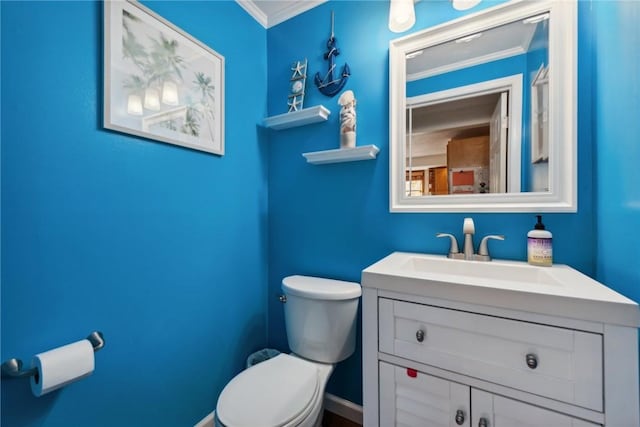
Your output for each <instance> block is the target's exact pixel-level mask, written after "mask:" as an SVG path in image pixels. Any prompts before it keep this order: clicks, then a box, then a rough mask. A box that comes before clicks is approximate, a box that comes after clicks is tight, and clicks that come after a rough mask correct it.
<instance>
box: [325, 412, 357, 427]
mask: <svg viewBox="0 0 640 427" xmlns="http://www.w3.org/2000/svg"><path fill="white" fill-rule="evenodd" d="M322 427H362V426H361V425H360V424H357V423H354V422H353V421H351V420H347V419H345V418H342V417H341V416H339V415H336V414H334V413H333V412H329V411H324V416H323V418H322Z"/></svg>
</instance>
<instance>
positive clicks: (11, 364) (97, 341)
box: [2, 331, 104, 378]
mask: <svg viewBox="0 0 640 427" xmlns="http://www.w3.org/2000/svg"><path fill="white" fill-rule="evenodd" d="M87 340H88V341H89V342H90V343H91V345H92V346H93V351H94V352H96V351H98V350H100V349H101V348H102V347H104V336H103V335H102V332H99V331H94V332H91V333H90V334H89V336H88V337H87ZM37 373H38V369H37V368H29V369H24V370H23V369H22V360H20V359H9V360H7V361H6V362H4V363H3V364H2V377H7V378H25V377H31V376H33V375H36V374H37Z"/></svg>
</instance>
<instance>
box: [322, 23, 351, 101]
mask: <svg viewBox="0 0 640 427" xmlns="http://www.w3.org/2000/svg"><path fill="white" fill-rule="evenodd" d="M327 49H329V50H328V51H327V53H325V54H324V59H326V60H327V61H329V71H328V72H327V74H325V75H324V78H320V73H316V77H315V79H314V81H315V83H316V86H318V90H319V91H320V92H322V93H323V94H324V95H326V96H334V95H336V94H337V93H338V92H340V91H341V90H342V88H343V87H344V85H345V83H347V80H348V79H349V76H350V75H351V70H350V69H349V64H347V63H346V62H345V64H344V66H343V67H342V74H341V76H340V78H338V79H334V78H333V70H334V68H336V64H335V63H334V57H336V56H338V55H340V50H339V49H338V48H337V47H336V38H335V37H334V35H333V11H331V37H329V40H328V41H327Z"/></svg>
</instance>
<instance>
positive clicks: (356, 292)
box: [282, 275, 362, 300]
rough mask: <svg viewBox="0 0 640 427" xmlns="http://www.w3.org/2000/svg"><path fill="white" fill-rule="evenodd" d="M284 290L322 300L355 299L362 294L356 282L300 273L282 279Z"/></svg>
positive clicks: (290, 293) (286, 292)
mask: <svg viewBox="0 0 640 427" xmlns="http://www.w3.org/2000/svg"><path fill="white" fill-rule="evenodd" d="M282 290H283V291H284V293H285V294H287V295H296V296H300V297H305V298H309V299H322V300H346V299H355V298H358V297H360V295H362V288H361V287H360V284H359V283H356V282H345V281H342V280H333V279H325V278H322V277H311V276H299V275H295V276H288V277H285V278H284V279H282Z"/></svg>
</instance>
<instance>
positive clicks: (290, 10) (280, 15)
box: [236, 0, 328, 28]
mask: <svg viewBox="0 0 640 427" xmlns="http://www.w3.org/2000/svg"><path fill="white" fill-rule="evenodd" d="M257 1H259V0H236V2H237V3H238V4H239V5H240V6H241V7H242V8H243V9H244V10H246V11H247V13H249V15H251V16H253V18H254V19H255V20H256V21H258V22H259V23H260V25H262V26H263V27H264V28H271V27H273V26H275V25H278V24H280V23H281V22H284V21H286V20H288V19H291V18H293V17H294V16H296V15H299V14H301V13H304V12H306V11H307V10H309V9H313V8H314V7H316V6H319V5H321V4H322V3H325V2H326V1H328V0H302V1H290V2H288V4H287V5H285V6H284V7H281V8H278V9H277V10H274V11H273V12H271V13H269V14H267V13H265V12H264V11H263V10H262V9H261V8H260V7H259V6H258V5H257V4H256V2H257Z"/></svg>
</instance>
